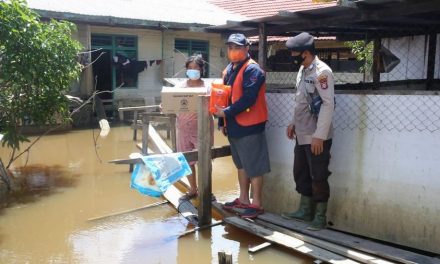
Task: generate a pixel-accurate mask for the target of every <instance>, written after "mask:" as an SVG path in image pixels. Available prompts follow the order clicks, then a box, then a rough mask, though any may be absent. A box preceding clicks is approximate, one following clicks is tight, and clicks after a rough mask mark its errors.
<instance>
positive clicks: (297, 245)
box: [224, 216, 359, 264]
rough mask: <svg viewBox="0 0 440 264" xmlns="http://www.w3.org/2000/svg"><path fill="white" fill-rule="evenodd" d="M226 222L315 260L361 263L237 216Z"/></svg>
mask: <svg viewBox="0 0 440 264" xmlns="http://www.w3.org/2000/svg"><path fill="white" fill-rule="evenodd" d="M224 221H225V222H226V223H228V224H231V225H234V226H236V227H239V228H241V229H243V230H246V231H248V232H250V233H252V234H254V235H257V236H259V237H262V238H264V239H266V240H268V241H270V242H273V243H276V244H279V245H282V246H285V247H288V248H291V249H293V250H295V251H297V252H300V253H303V254H305V255H308V256H311V257H313V258H315V259H319V260H323V261H326V262H330V263H338V264H352V263H359V262H356V261H354V260H351V259H349V258H347V257H344V256H341V255H338V254H335V253H333V252H331V251H328V250H325V249H322V248H320V247H317V246H314V245H312V244H309V243H307V242H304V241H302V240H300V239H297V238H294V237H291V236H288V235H285V234H283V233H280V232H278V231H274V230H271V229H268V228H266V227H262V226H260V225H258V224H255V223H252V222H250V221H247V220H243V219H241V218H239V217H237V216H232V217H227V218H225V219H224Z"/></svg>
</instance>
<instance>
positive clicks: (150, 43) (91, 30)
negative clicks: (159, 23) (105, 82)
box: [72, 24, 227, 102]
mask: <svg viewBox="0 0 440 264" xmlns="http://www.w3.org/2000/svg"><path fill="white" fill-rule="evenodd" d="M77 27H78V31H77V32H75V33H74V35H73V38H74V39H77V40H79V41H80V42H81V43H82V44H83V46H84V48H85V49H86V50H90V43H91V42H90V38H91V34H114V35H133V36H137V37H138V60H146V61H150V60H162V62H161V63H160V64H159V65H157V64H156V63H153V65H152V66H149V67H148V69H147V70H145V71H143V72H141V73H140V74H139V76H138V88H137V89H119V90H118V91H116V92H115V93H114V101H115V102H116V101H119V100H123V99H134V98H147V97H149V98H151V97H156V98H160V91H161V89H162V85H163V78H165V77H173V75H174V69H175V62H174V39H175V38H183V39H197V40H205V41H209V56H210V57H209V61H210V76H209V77H211V78H218V77H220V76H221V71H222V69H223V68H224V67H225V66H226V64H227V58H226V56H224V55H225V54H226V51H225V45H224V39H222V37H221V35H220V34H211V33H209V34H208V33H197V32H189V31H172V30H165V31H164V32H163V33H162V31H159V30H149V29H131V28H120V27H104V26H90V25H83V24H78V25H77ZM222 49H223V50H222ZM221 50H222V51H221ZM162 54H163V56H162ZM221 55H223V56H221ZM182 66H183V65H182ZM92 90H93V73H92V67H89V68H88V69H87V70H85V71H84V72H83V73H82V78H81V83H80V85H74V86H73V88H72V92H73V93H81V94H83V95H84V94H90V93H91V92H92Z"/></svg>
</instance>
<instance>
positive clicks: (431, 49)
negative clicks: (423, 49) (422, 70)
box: [426, 33, 437, 90]
mask: <svg viewBox="0 0 440 264" xmlns="http://www.w3.org/2000/svg"><path fill="white" fill-rule="evenodd" d="M436 47H437V34H435V33H431V34H429V42H428V65H427V67H428V69H427V70H426V89H427V90H432V84H433V80H434V69H435V56H436V54H435V53H436Z"/></svg>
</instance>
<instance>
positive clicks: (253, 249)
mask: <svg viewBox="0 0 440 264" xmlns="http://www.w3.org/2000/svg"><path fill="white" fill-rule="evenodd" d="M270 246H272V243H270V242H264V243H262V244H259V245H257V246H255V247H250V248H248V252H249V253H257V252H258V251H260V250H263V249H265V248H268V247H270Z"/></svg>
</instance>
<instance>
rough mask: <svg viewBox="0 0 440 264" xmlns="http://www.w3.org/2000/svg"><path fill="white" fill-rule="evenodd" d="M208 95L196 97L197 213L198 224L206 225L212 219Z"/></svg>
mask: <svg viewBox="0 0 440 264" xmlns="http://www.w3.org/2000/svg"><path fill="white" fill-rule="evenodd" d="M208 109H209V96H199V97H198V116H197V122H198V123H197V127H198V131H197V133H198V145H199V149H198V151H199V155H198V162H197V165H198V177H197V181H198V189H199V205H198V208H197V209H198V215H199V223H200V225H207V224H209V223H211V220H212V208H211V202H212V201H211V197H212V162H211V125H210V121H211V120H210V114H209V112H208Z"/></svg>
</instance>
